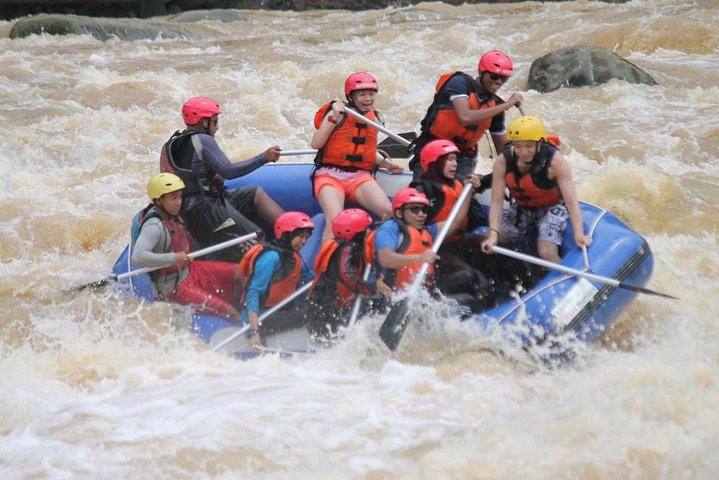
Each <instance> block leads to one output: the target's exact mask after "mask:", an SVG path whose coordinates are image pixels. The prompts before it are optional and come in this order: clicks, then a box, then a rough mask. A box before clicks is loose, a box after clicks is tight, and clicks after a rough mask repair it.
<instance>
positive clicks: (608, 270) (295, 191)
mask: <svg viewBox="0 0 719 480" xmlns="http://www.w3.org/2000/svg"><path fill="white" fill-rule="evenodd" d="M312 167H313V165H312V164H309V163H301V164H270V165H266V166H264V167H262V168H260V169H258V170H256V171H254V172H253V173H251V174H249V175H247V176H245V177H242V178H240V179H236V180H232V181H229V182H228V188H235V187H238V186H243V185H259V186H261V187H262V188H263V189H264V190H265V191H266V192H267V193H268V194H269V195H270V196H271V197H272V198H274V199H275V200H276V201H277V202H278V203H279V204H280V205H281V206H282V207H283V208H284V209H286V210H300V211H304V212H306V213H307V214H309V215H310V216H311V217H313V220H314V222H315V225H316V227H317V228H316V229H315V231H314V234H313V235H312V237H311V238H310V240H309V241H308V243H307V245H306V246H305V248H304V249H303V250H302V252H301V253H302V255H303V257H304V259H305V261H306V262H308V264H310V265H311V264H312V261H313V260H314V257H315V255H316V254H317V252H318V251H319V248H320V238H321V232H322V229H323V227H324V217H323V215H322V213H321V210H320V208H319V205H318V204H317V201H316V200H315V198H314V197H313V196H312V191H311V187H310V181H309V177H310V173H311V171H312ZM410 179H411V175H410V174H409V173H405V174H403V175H390V174H387V173H385V172H382V171H380V172H378V173H377V180H378V182H379V183H380V185H381V186H382V187H383V188H384V190H385V192H386V193H387V194H388V195H389V196H390V197H391V196H392V195H394V194H395V193H396V192H397V191H398V190H400V189H401V188H404V187H405V186H407V184H408V183H409V182H410ZM478 196H479V201H480V203H481V204H482V208H483V209H485V213H486V209H487V208H488V205H489V201H490V192H489V191H486V192H483V193H482V194H478ZM580 206H581V209H582V215H583V219H584V228H585V232H587V234H588V235H590V236H591V237H592V240H593V243H592V245H591V247H589V248H588V249H587V252H586V253H587V255H586V258H585V256H584V255H583V252H582V250H581V249H579V248H577V247H576V246H575V245H574V241H573V231H572V228H571V225H570V226H569V227H568V228H567V231H566V232H565V235H564V242H563V244H562V246H561V249H560V254H561V256H562V265H564V266H566V267H568V268H571V269H574V270H582V271H588V272H591V273H592V274H595V275H598V276H602V277H609V278H611V279H616V280H618V281H619V282H622V283H626V284H631V285H635V286H639V287H641V286H644V285H645V284H646V283H647V282H648V280H649V277H650V276H651V272H652V268H653V257H652V253H651V250H650V248H649V245H648V244H647V242H646V240H645V239H644V238H643V237H641V236H640V235H639V234H637V233H636V232H634V231H633V230H632V229H630V228H629V227H628V226H627V225H625V224H624V223H622V222H621V221H619V220H618V219H617V218H616V217H614V216H613V215H612V214H611V213H609V212H608V211H606V210H605V209H603V208H600V207H596V206H593V205H589V204H586V203H581V204H580ZM129 257H130V252H129V248H128V249H125V251H124V252H123V254H122V255H121V256H120V258H119V259H118V261H117V262H116V264H115V266H114V268H113V273H115V274H120V273H125V272H127V271H129V270H131V269H132V268H131V265H130V263H129ZM543 275H544V274H543ZM125 286H126V288H128V289H129V291H130V293H131V294H132V295H134V296H135V297H137V298H142V299H146V300H149V301H151V300H152V289H151V286H150V280H149V277H148V276H147V275H146V274H145V275H139V276H136V277H132V278H131V279H129V280H127V281H126V283H125ZM636 295H637V293H636V292H635V291H632V290H628V289H623V288H618V287H615V286H611V285H607V284H605V283H599V282H594V281H590V280H587V279H586V278H579V277H577V276H574V275H570V274H566V273H562V272H559V271H555V270H549V271H546V275H544V276H543V277H542V278H541V279H540V280H539V281H536V282H534V284H533V286H532V287H531V288H530V289H529V290H527V291H525V292H523V293H521V294H519V293H518V294H516V295H513V297H511V298H510V297H508V298H506V299H505V300H504V301H502V302H501V303H499V304H498V305H497V306H496V307H494V308H490V309H488V310H485V311H483V312H481V313H476V314H473V315H469V316H467V317H465V321H474V322H477V323H478V324H479V325H480V326H482V327H483V329H486V330H488V331H490V330H491V331H493V332H496V331H497V329H499V330H503V331H506V332H511V335H513V336H514V337H515V338H518V339H519V340H520V341H521V342H522V343H524V344H527V345H529V344H533V343H538V342H543V341H545V340H546V339H548V338H556V337H558V336H561V335H566V334H571V335H574V336H576V337H577V338H579V339H581V340H584V341H587V342H591V341H593V340H595V339H597V338H598V337H599V336H600V335H601V334H602V332H603V331H604V330H606V328H607V327H609V326H610V325H611V324H612V323H613V322H614V321H615V320H616V319H617V317H618V316H619V315H620V314H621V312H622V311H623V310H624V309H625V308H626V306H627V305H628V304H629V303H630V302H631V301H632V300H633V299H634V297H635V296H636ZM300 301H301V300H300ZM268 321H269V320H268ZM190 328H191V329H192V330H193V331H194V332H196V333H197V334H198V335H199V336H200V337H201V338H202V339H203V340H204V341H206V342H208V343H209V344H211V345H217V344H218V343H219V342H222V341H223V340H224V339H226V338H228V337H229V336H231V335H232V334H233V333H235V332H237V331H238V329H239V326H238V325H237V324H232V323H230V322H227V321H226V320H224V319H221V318H217V317H213V316H209V315H203V314H199V313H196V314H193V316H192V322H191V326H190ZM265 342H266V347H267V350H266V351H270V352H280V353H288V354H291V353H293V352H303V353H306V352H310V351H313V350H314V349H316V348H317V347H318V344H317V343H315V342H316V341H315V340H313V339H312V338H311V337H310V335H309V333H308V332H307V331H305V330H304V329H296V330H292V331H288V332H283V333H280V334H277V335H272V336H270V337H268V338H265ZM223 350H226V351H228V352H231V353H233V354H235V355H236V356H239V357H248V356H254V355H256V354H257V352H256V351H253V350H252V349H251V348H250V347H249V344H248V342H247V340H246V338H245V336H244V335H239V336H237V337H236V338H235V339H234V340H233V341H232V342H230V343H229V344H227V345H226V347H223Z"/></svg>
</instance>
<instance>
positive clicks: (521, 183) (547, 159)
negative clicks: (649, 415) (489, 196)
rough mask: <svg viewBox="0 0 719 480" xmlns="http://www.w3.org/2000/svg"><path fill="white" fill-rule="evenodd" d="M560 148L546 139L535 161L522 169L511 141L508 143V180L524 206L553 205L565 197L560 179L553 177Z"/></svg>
mask: <svg viewBox="0 0 719 480" xmlns="http://www.w3.org/2000/svg"><path fill="white" fill-rule="evenodd" d="M556 152H557V149H556V148H555V147H554V146H552V145H549V144H547V143H542V144H541V146H540V148H539V151H538V152H537V153H536V154H535V156H534V159H533V160H532V165H531V166H530V167H529V170H528V171H527V172H525V173H520V171H519V167H518V162H519V161H518V160H517V156H516V155H515V154H514V149H513V148H512V145H511V143H508V144H507V145H505V147H504V150H503V152H502V155H504V158H505V161H506V163H507V171H506V173H505V175H504V181H505V183H506V184H507V188H508V189H509V192H510V195H511V196H512V198H514V200H515V201H516V202H517V206H519V207H522V208H544V207H551V206H552V205H556V204H558V203H559V202H561V201H562V192H561V191H560V190H559V185H558V184H557V180H556V179H554V180H550V179H549V176H548V175H549V167H550V166H551V165H552V158H554V154H555V153H556Z"/></svg>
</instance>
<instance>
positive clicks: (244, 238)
mask: <svg viewBox="0 0 719 480" xmlns="http://www.w3.org/2000/svg"><path fill="white" fill-rule="evenodd" d="M255 238H257V233H250V234H249V235H243V236H242V237H237V238H233V239H232V240H227V241H226V242H222V243H218V244H217V245H213V246H211V247H207V248H203V249H201V250H197V251H195V252H191V253H188V254H187V256H188V257H190V258H193V259H194V258H197V257H201V256H203V255H208V254H210V253H214V252H217V251H220V250H223V249H225V248H228V247H232V246H234V245H238V244H240V243H243V242H247V241H249V240H253V239H255ZM170 265H172V264H168V265H163V266H160V267H145V268H138V269H137V270H132V271H130V272H126V273H121V274H119V275H110V276H109V277H106V278H104V279H102V280H98V281H96V282H92V283H86V284H84V285H80V286H79V287H74V288H73V289H72V290H68V291H66V293H69V292H71V291H76V292H80V291H82V290H85V289H86V288H100V287H104V286H105V285H107V284H108V283H110V282H117V281H120V280H125V279H127V278H131V277H136V276H137V275H142V274H143V273H150V272H154V271H155V270H159V269H161V268H165V267H169V266H170Z"/></svg>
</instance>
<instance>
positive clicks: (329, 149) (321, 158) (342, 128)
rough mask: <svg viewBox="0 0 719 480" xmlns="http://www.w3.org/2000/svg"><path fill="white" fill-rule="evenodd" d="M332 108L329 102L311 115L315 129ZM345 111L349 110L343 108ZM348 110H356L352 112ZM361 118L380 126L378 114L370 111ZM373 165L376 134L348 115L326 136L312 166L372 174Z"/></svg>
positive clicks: (374, 130) (364, 124) (375, 154)
mask: <svg viewBox="0 0 719 480" xmlns="http://www.w3.org/2000/svg"><path fill="white" fill-rule="evenodd" d="M331 108H332V102H328V103H326V104H324V105H323V106H322V107H321V108H320V109H319V110H318V111H317V113H316V114H315V122H314V124H315V128H320V124H321V123H322V120H323V119H324V118H325V116H326V115H327V113H328V112H329V111H330V109H331ZM345 108H352V107H351V106H350V105H349V104H345ZM352 110H357V109H356V108H352ZM364 116H365V117H367V118H368V119H370V120H372V121H374V122H380V123H381V116H380V115H379V112H376V111H375V110H372V111H370V112H367V113H365V114H364ZM376 163H377V130H376V129H375V128H374V127H372V126H370V125H367V124H366V123H364V122H363V121H361V120H357V119H355V118H354V117H350V118H348V115H342V118H341V119H340V121H339V122H337V125H335V127H334V129H333V130H332V133H330V136H329V138H328V139H327V143H325V145H324V146H323V147H322V148H320V149H319V152H317V157H315V164H316V165H317V166H318V167H319V166H333V167H340V168H346V169H351V170H367V171H372V170H374V169H375V168H376Z"/></svg>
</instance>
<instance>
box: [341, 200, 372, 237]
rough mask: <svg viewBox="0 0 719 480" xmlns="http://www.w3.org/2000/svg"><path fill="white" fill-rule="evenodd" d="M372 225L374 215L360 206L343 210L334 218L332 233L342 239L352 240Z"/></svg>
mask: <svg viewBox="0 0 719 480" xmlns="http://www.w3.org/2000/svg"><path fill="white" fill-rule="evenodd" d="M370 225H372V217H370V216H369V213H367V212H365V211H364V210H362V209H360V208H350V209H348V210H343V211H341V212H340V213H339V214H338V215H337V216H336V217H335V219H334V220H332V233H333V234H334V235H335V238H339V239H340V240H352V239H353V238H354V236H355V235H357V234H358V233H360V232H364V231H365V230H367V227H369V226H370Z"/></svg>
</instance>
